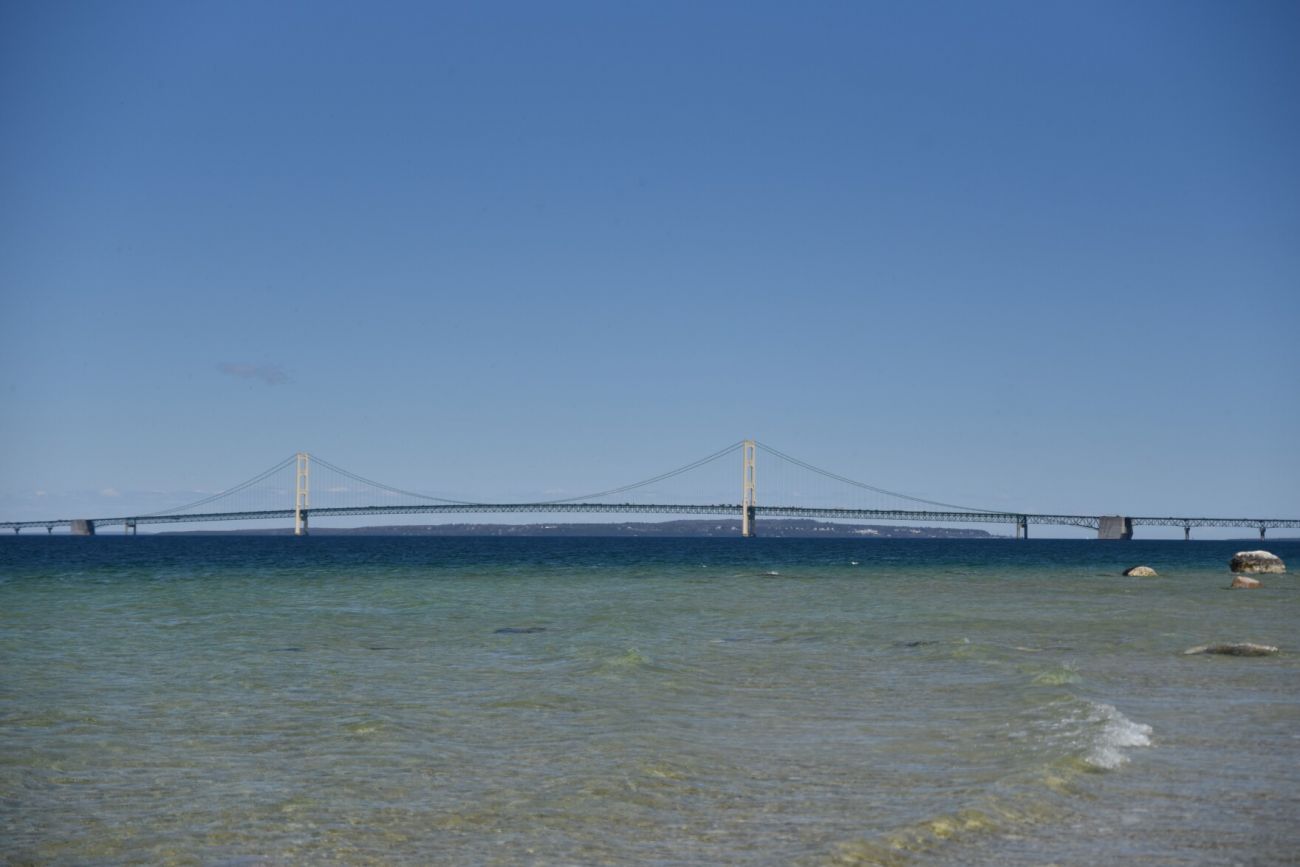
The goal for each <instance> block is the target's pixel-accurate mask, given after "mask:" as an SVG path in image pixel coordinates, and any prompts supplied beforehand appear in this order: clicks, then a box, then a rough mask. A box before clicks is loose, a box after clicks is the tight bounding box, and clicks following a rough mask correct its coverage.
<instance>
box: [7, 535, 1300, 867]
mask: <svg viewBox="0 0 1300 867" xmlns="http://www.w3.org/2000/svg"><path fill="white" fill-rule="evenodd" d="M1255 547H1258V545H1257V544H1249V543H1241V542H1235V543H1234V542H1228V543H1222V542H1191V543H1183V542H1132V543H1099V542H1062V541H1047V540H1033V541H1029V542H1014V541H1010V540H1008V541H980V542H956V541H937V540H936V541H911V540H908V541H888V540H865V541H858V540H791V539H784V540H777V539H767V540H765V539H762V538H759V539H753V540H741V539H700V540H665V539H651V540H620V539H599V540H595V539H591V540H584V539H545V540H539V539H441V538H400V539H393V538H347V537H316V538H308V539H293V538H262V537H246V538H237V537H215V538H213V537H207V538H201V537H199V538H184V537H172V538H148V537H143V536H142V537H138V538H134V539H128V538H120V537H118V538H113V537H97V538H94V539H72V538H66V537H65V538H59V537H54V538H38V537H20V538H17V539H6V540H2V541H0V665H2V668H0V860H3V861H5V862H8V863H15V864H22V863H42V864H44V863H51V864H87V863H95V864H103V863H110V864H111V863H128V862H129V863H159V864H166V863H175V864H192V863H193V864H197V863H203V864H241V865H243V864H287V863H303V862H308V863H326V864H328V863H338V864H368V863H377V864H391V863H399V864H400V863H415V864H425V863H447V864H519V863H534V864H575V863H581V864H600V863H619V864H621V863H655V864H719V863H728V864H927V865H929V864H937V865H956V864H1044V863H1058V864H1080V865H1082V864H1095V863H1111V862H1115V863H1143V864H1147V863H1167V864H1256V863H1259V864H1268V863H1284V862H1290V863H1295V860H1296V852H1297V851H1300V830H1297V826H1296V822H1295V820H1296V818H1297V817H1298V816H1300V794H1297V793H1300V654H1297V653H1296V650H1297V647H1296V643H1295V634H1296V625H1297V613H1300V593H1297V578H1296V577H1295V576H1294V575H1283V576H1263V578H1264V581H1265V587H1264V588H1263V589H1260V590H1253V591H1228V590H1226V589H1224V588H1226V587H1227V584H1228V582H1229V580H1230V576H1229V574H1228V572H1227V562H1228V559H1229V557H1230V556H1231V554H1232V552H1233V551H1235V550H1239V549H1243V548H1255ZM1265 547H1267V548H1268V549H1269V550H1272V551H1274V552H1275V553H1277V554H1279V555H1280V556H1282V557H1283V558H1284V559H1287V560H1288V561H1289V563H1290V564H1291V566H1292V567H1293V568H1296V567H1300V543H1296V542H1269V543H1268V544H1267V545H1266V546H1265ZM1136 563H1146V564H1148V565H1151V566H1154V567H1155V568H1156V569H1157V570H1158V571H1159V572H1160V573H1161V576H1162V577H1160V578H1154V579H1132V578H1122V577H1120V576H1119V572H1120V571H1121V570H1122V569H1123V568H1124V567H1127V566H1130V565H1134V564H1136ZM501 630H506V631H501ZM1220 641H1255V642H1262V643H1266V644H1274V645H1279V646H1280V647H1281V648H1282V651H1283V652H1282V653H1281V655H1279V656H1276V657H1268V658H1236V657H1216V656H1185V655H1183V654H1182V651H1183V650H1184V649H1186V648H1188V647H1191V646H1193V645H1198V644H1206V643H1212V642H1220Z"/></svg>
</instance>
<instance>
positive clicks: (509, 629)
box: [492, 626, 546, 635]
mask: <svg viewBox="0 0 1300 867" xmlns="http://www.w3.org/2000/svg"><path fill="white" fill-rule="evenodd" d="M545 631H546V627H545V626H503V627H502V628H500V629H496V630H493V633H492V634H493V635H531V634H532V633H534V632H545Z"/></svg>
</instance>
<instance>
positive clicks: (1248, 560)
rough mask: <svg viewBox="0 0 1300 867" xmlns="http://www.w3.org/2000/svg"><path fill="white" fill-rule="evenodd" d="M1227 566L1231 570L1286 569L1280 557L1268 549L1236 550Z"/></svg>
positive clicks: (1267, 570) (1262, 570) (1265, 570)
mask: <svg viewBox="0 0 1300 867" xmlns="http://www.w3.org/2000/svg"><path fill="white" fill-rule="evenodd" d="M1228 568H1229V569H1231V570H1232V571H1233V572H1275V573H1279V574H1280V573H1282V572H1285V571H1286V564H1285V563H1283V562H1282V558H1281V557H1279V556H1277V555H1276V554H1273V553H1271V552H1269V551H1238V552H1237V553H1236V554H1233V555H1232V562H1231V563H1230V564H1229V565H1228Z"/></svg>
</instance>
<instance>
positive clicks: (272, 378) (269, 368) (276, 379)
mask: <svg viewBox="0 0 1300 867" xmlns="http://www.w3.org/2000/svg"><path fill="white" fill-rule="evenodd" d="M217 369H218V370H220V371H221V372H222V373H224V374H226V375H227V376H233V377H235V378H236V379H260V380H261V381H262V382H264V383H266V384H267V385H283V384H284V383H286V382H288V381H289V374H288V373H286V372H285V369H284V368H283V367H281V366H280V365H278V364H246V363H242V362H233V361H225V362H222V363H221V364H218V365H217Z"/></svg>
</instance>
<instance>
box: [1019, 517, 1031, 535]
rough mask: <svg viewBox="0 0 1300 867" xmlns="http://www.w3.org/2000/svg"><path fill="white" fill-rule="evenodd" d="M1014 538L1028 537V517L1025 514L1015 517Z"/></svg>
mask: <svg viewBox="0 0 1300 867" xmlns="http://www.w3.org/2000/svg"><path fill="white" fill-rule="evenodd" d="M1016 538H1017V539H1028V538H1029V518H1028V517H1027V516H1025V515H1021V516H1020V517H1019V518H1017V519H1016Z"/></svg>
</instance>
